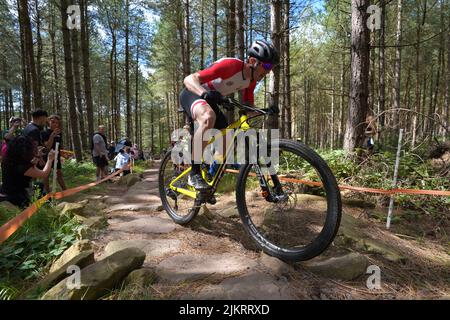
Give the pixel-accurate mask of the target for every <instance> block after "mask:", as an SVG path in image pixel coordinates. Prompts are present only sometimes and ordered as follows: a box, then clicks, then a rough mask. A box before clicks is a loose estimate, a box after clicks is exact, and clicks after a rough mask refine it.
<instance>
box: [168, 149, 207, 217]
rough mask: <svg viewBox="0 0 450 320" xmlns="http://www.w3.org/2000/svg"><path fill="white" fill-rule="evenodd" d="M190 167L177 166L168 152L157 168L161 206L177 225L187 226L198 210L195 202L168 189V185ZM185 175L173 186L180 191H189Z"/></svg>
mask: <svg viewBox="0 0 450 320" xmlns="http://www.w3.org/2000/svg"><path fill="white" fill-rule="evenodd" d="M189 167H190V165H188V164H185V165H183V164H178V163H176V162H174V161H173V160H172V154H171V151H168V152H167V153H166V155H165V156H164V158H163V160H162V161H161V166H160V168H159V196H160V198H161V202H162V205H163V207H164V209H165V210H166V212H167V213H168V214H169V216H170V217H171V218H172V220H173V221H174V222H176V223H178V224H181V225H184V224H188V223H189V222H191V221H192V219H194V218H195V216H196V215H197V213H198V212H199V210H200V207H199V206H196V205H195V200H194V199H193V198H191V197H189V196H186V195H184V194H182V193H179V192H176V191H174V190H173V189H171V188H170V184H171V183H172V182H173V181H174V179H176V178H177V177H178V176H179V175H181V174H182V173H183V172H185V170H186V169H187V168H189ZM187 177H188V176H187V175H185V176H184V177H182V178H181V179H179V180H178V181H177V182H176V183H175V186H176V187H178V188H182V189H191V190H192V188H191V187H190V186H188V183H187Z"/></svg>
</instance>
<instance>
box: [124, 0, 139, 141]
mask: <svg viewBox="0 0 450 320" xmlns="http://www.w3.org/2000/svg"><path fill="white" fill-rule="evenodd" d="M129 11H130V3H129V0H126V2H125V100H126V130H125V131H126V135H127V137H129V138H130V139H131V138H132V136H133V133H132V129H131V124H132V123H133V122H132V118H131V97H130V46H129V36H130V35H129V34H130V27H129V23H130V22H129V19H130V14H129ZM135 129H137V128H135Z"/></svg>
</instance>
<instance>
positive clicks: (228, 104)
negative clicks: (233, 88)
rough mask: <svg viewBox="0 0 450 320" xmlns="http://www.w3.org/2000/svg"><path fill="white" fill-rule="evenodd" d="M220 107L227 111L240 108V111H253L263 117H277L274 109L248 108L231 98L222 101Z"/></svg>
mask: <svg viewBox="0 0 450 320" xmlns="http://www.w3.org/2000/svg"><path fill="white" fill-rule="evenodd" d="M220 105H221V106H222V107H224V108H225V109H227V110H233V109H234V108H238V109H240V110H245V111H252V112H256V113H259V115H261V116H263V115H267V116H272V115H277V114H276V113H274V112H273V111H272V109H269V108H265V109H258V108H253V107H250V106H247V105H245V104H241V103H239V102H238V101H236V100H235V99H233V98H231V97H224V98H223V99H222V101H221V102H220ZM259 115H258V116H259Z"/></svg>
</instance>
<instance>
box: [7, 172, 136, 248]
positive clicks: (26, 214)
mask: <svg viewBox="0 0 450 320" xmlns="http://www.w3.org/2000/svg"><path fill="white" fill-rule="evenodd" d="M127 169H128V168H127V167H126V168H122V169H120V170H118V171H116V172H114V173H112V174H110V175H109V176H107V177H105V178H103V179H101V180H99V181H96V182H91V183H88V184H85V185H82V186H79V187H75V188H72V189H67V190H64V191H60V192H54V193H49V194H47V195H45V196H44V197H42V198H40V199H39V200H37V201H36V202H34V203H33V204H32V205H31V206H29V207H28V208H26V209H25V210H24V211H22V212H21V213H20V214H18V215H17V216H15V217H14V218H12V219H11V220H9V221H8V222H7V223H5V224H4V225H3V226H1V227H0V244H1V243H3V242H4V241H6V240H7V239H8V238H9V237H10V236H11V235H12V234H13V233H14V232H16V231H17V229H19V228H20V227H21V226H22V225H23V224H24V223H25V221H27V220H28V219H29V218H30V217H31V216H32V215H33V214H35V213H36V212H37V210H38V209H39V208H40V207H41V206H42V204H44V203H45V202H46V201H47V200H48V199H50V198H53V199H62V198H65V197H68V196H70V195H73V194H75V193H78V192H81V191H83V190H86V189H89V188H92V187H94V186H96V185H98V184H100V183H102V182H105V181H106V180H109V179H111V178H113V177H115V176H116V175H118V174H119V173H121V172H122V171H124V170H127Z"/></svg>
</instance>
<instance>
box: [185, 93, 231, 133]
mask: <svg viewBox="0 0 450 320" xmlns="http://www.w3.org/2000/svg"><path fill="white" fill-rule="evenodd" d="M180 104H181V106H182V107H183V110H184V112H186V114H187V115H188V116H189V118H190V119H191V120H195V119H193V117H192V115H193V112H192V111H193V110H194V108H202V107H204V105H205V104H208V103H207V102H206V100H205V99H202V98H201V97H200V96H198V95H196V94H195V93H192V92H190V91H189V90H187V89H186V88H184V89H183V91H181V93H180ZM208 105H209V106H210V107H211V109H213V110H214V112H215V114H216V123H215V124H214V128H215V129H219V130H220V129H225V128H226V127H227V126H228V121H227V118H226V117H225V115H224V114H223V112H222V111H221V110H220V109H219V107H218V106H217V105H210V104H208Z"/></svg>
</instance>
